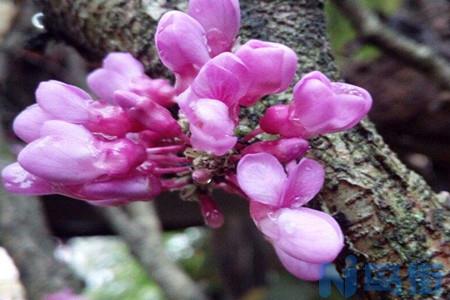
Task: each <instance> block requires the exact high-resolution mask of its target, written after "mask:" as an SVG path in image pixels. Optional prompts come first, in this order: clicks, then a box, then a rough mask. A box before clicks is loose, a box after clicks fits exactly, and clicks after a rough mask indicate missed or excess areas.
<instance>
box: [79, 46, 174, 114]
mask: <svg viewBox="0 0 450 300" xmlns="http://www.w3.org/2000/svg"><path fill="white" fill-rule="evenodd" d="M87 82H88V85H89V87H90V88H91V90H92V91H93V92H94V93H95V94H96V95H97V96H99V97H100V100H101V101H104V102H106V103H109V104H116V103H117V100H116V97H115V92H117V91H127V92H132V93H135V94H137V95H139V96H141V97H145V98H146V99H147V101H153V102H156V103H158V104H160V105H163V106H170V105H172V104H173V103H174V99H173V98H174V96H175V90H174V89H173V88H172V86H170V84H169V82H168V81H167V80H163V79H151V78H150V77H148V76H147V75H146V74H145V73H144V66H143V65H142V64H141V63H140V62H139V61H138V60H136V59H135V58H134V57H133V56H132V55H131V54H129V53H123V52H113V53H110V54H108V56H106V58H105V59H104V60H103V65H102V68H100V69H97V70H95V71H93V72H92V73H91V74H89V76H88V78H87Z"/></svg>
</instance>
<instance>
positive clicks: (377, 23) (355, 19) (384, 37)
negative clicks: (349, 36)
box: [332, 0, 450, 89]
mask: <svg viewBox="0 0 450 300" xmlns="http://www.w3.org/2000/svg"><path fill="white" fill-rule="evenodd" d="M332 1H333V3H334V4H335V5H336V6H337V7H338V8H339V9H340V10H341V11H342V13H343V14H344V15H345V16H347V17H348V18H349V20H350V21H351V23H352V24H353V26H354V27H355V29H356V30H357V31H358V33H359V34H360V35H361V36H362V37H363V38H364V39H365V40H366V41H368V42H369V43H372V44H374V45H375V46H377V47H379V48H381V49H383V50H385V51H386V52H388V53H390V54H391V55H395V56H396V57H397V58H399V59H401V60H403V61H404V62H406V63H408V64H410V65H411V66H413V67H415V68H417V69H419V70H421V71H423V72H426V73H427V74H429V75H430V76H431V77H433V78H434V80H435V81H436V82H437V83H438V84H439V85H441V86H442V87H443V88H446V89H450V63H449V62H448V61H447V60H446V59H445V58H444V57H442V56H441V55H440V54H439V53H437V52H436V51H434V50H433V49H432V48H430V47H428V46H426V45H424V44H420V43H417V42H415V41H414V40H411V39H409V38H407V37H405V36H403V35H402V34H401V33H398V32H395V31H393V30H392V29H390V28H389V27H388V26H386V25H385V24H384V23H383V22H382V21H381V20H380V19H379V18H378V17H377V16H376V15H375V14H374V13H373V12H372V11H370V9H368V8H366V7H364V6H363V5H362V4H361V1H356V0H332Z"/></svg>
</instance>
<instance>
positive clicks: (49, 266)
mask: <svg viewBox="0 0 450 300" xmlns="http://www.w3.org/2000/svg"><path fill="white" fill-rule="evenodd" d="M0 146H1V149H0V167H2V168H3V167H4V166H5V165H6V164H7V163H10V162H11V161H12V156H11V155H10V154H9V153H8V149H6V143H5V141H4V140H3V138H0ZM0 245H1V246H2V247H4V248H5V249H6V250H7V251H8V254H9V255H11V257H12V258H13V260H14V263H15V264H16V266H17V268H18V269H19V273H20V280H21V281H22V283H23V286H24V288H25V291H26V294H27V299H30V300H41V299H42V298H43V297H44V296H45V295H46V294H50V293H54V292H57V291H60V290H62V289H67V288H69V289H73V290H74V291H77V290H79V289H80V288H81V282H80V281H78V279H76V278H75V277H74V275H73V273H72V272H71V271H70V270H69V269H68V267H67V266H65V265H64V264H62V263H61V262H58V261H57V260H56V259H55V257H54V252H55V246H56V245H55V243H54V240H53V238H52V236H51V235H50V232H49V231H48V229H47V224H46V222H45V217H44V213H43V211H42V208H41V204H40V201H39V199H37V198H36V199H35V198H33V197H22V196H13V195H11V194H10V193H7V192H6V191H4V189H3V187H0Z"/></svg>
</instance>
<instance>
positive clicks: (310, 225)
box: [271, 207, 344, 264]
mask: <svg viewBox="0 0 450 300" xmlns="http://www.w3.org/2000/svg"><path fill="white" fill-rule="evenodd" d="M271 221H272V222H274V223H276V224H277V226H278V228H279V229H278V230H279V232H278V233H279V236H278V237H277V238H276V239H273V238H272V239H273V242H274V243H276V245H277V247H279V248H280V249H281V250H283V251H285V252H286V253H287V254H289V255H291V256H293V257H295V258H298V259H301V260H303V261H306V262H310V263H315V264H321V263H326V262H331V261H333V260H334V259H335V258H336V256H337V255H338V254H339V252H340V251H341V250H342V247H343V246H344V239H343V234H342V231H341V230H340V228H339V225H338V224H337V222H336V221H335V220H334V219H333V218H332V217H331V216H329V215H328V214H326V213H323V212H320V211H317V210H313V209H310V208H305V207H302V208H298V209H290V208H282V209H280V210H278V211H277V213H276V215H274V216H272V218H271Z"/></svg>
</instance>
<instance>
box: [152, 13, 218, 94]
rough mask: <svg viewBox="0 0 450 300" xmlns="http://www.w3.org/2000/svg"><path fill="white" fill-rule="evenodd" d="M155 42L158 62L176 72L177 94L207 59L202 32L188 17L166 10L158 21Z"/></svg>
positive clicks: (205, 44) (204, 37) (194, 21)
mask: <svg viewBox="0 0 450 300" xmlns="http://www.w3.org/2000/svg"><path fill="white" fill-rule="evenodd" d="M155 41H156V48H157V50H158V54H159V57H160V59H161V61H162V63H163V64H164V65H165V66H166V67H167V68H168V69H170V70H171V71H172V72H174V73H176V75H177V76H176V77H177V87H178V90H177V92H178V93H181V92H182V91H184V90H185V89H186V88H187V86H188V84H189V83H190V81H192V80H193V78H194V77H195V75H196V74H197V72H198V70H199V69H200V68H201V67H202V66H203V65H204V64H205V63H206V62H207V61H208V60H209V59H210V56H209V53H208V46H207V40H206V35H205V31H204V29H203V27H202V25H200V23H199V22H198V21H196V20H195V19H194V18H192V17H190V16H189V15H187V14H185V13H182V12H179V11H170V12H168V13H166V14H164V15H163V16H162V18H161V20H160V21H159V23H158V28H157V30H156V34H155Z"/></svg>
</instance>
